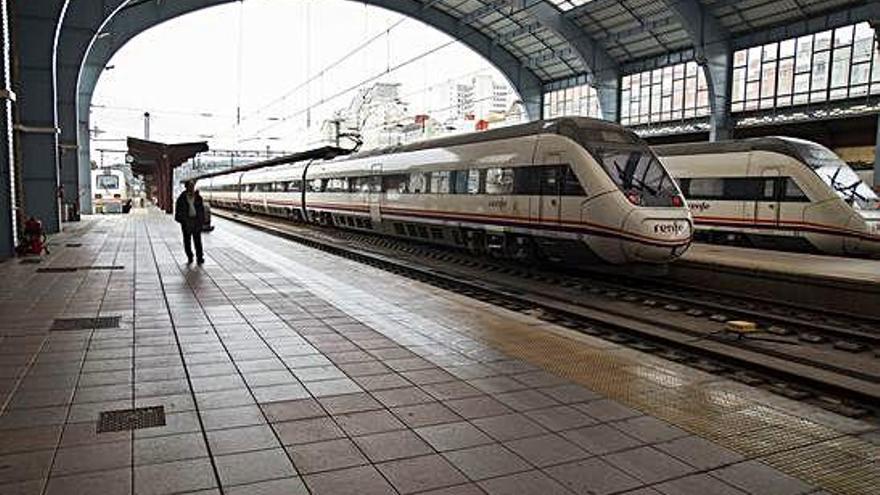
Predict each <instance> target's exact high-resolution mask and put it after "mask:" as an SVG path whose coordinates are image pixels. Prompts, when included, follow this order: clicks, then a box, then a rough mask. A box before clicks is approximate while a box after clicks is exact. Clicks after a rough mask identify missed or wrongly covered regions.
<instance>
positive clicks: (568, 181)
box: [198, 118, 692, 265]
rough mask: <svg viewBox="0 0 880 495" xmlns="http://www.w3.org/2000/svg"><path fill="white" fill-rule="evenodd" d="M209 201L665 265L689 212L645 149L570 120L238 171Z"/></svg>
mask: <svg viewBox="0 0 880 495" xmlns="http://www.w3.org/2000/svg"><path fill="white" fill-rule="evenodd" d="M198 186H199V188H200V189H201V190H202V191H203V196H204V197H205V198H206V199H207V200H208V202H209V203H210V204H213V205H216V206H220V207H225V208H232V209H237V210H245V211H253V212H259V213H264V214H270V215H277V216H280V217H285V218H291V219H294V220H298V221H309V222H319V223H322V224H325V225H332V226H336V227H340V228H346V229H356V230H365V231H372V232H374V233H378V234H381V235H386V236H392V237H402V238H411V239H417V240H419V241H422V242H429V243H435V244H444V245H449V246H457V247H463V248H467V249H471V250H473V251H478V252H486V253H491V254H495V255H499V256H505V257H512V258H528V257H533V256H536V257H545V258H550V259H558V260H564V261H565V262H566V263H571V264H572V265H574V264H577V263H591V262H596V261H597V259H598V260H601V261H604V262H608V263H618V264H619V263H631V262H647V263H666V262H669V261H672V260H674V259H676V258H677V257H679V256H681V254H682V253H684V252H685V250H687V248H688V246H689V245H690V242H691V231H692V225H691V215H690V213H689V211H688V209H687V205H686V204H685V201H684V199H683V197H682V195H681V192H680V191H679V190H678V187H677V186H676V184H675V181H674V180H673V179H672V177H671V176H670V175H669V174H668V173H667V172H666V170H665V169H664V168H663V166H662V165H661V164H660V161H659V160H657V158H656V156H655V155H654V153H653V152H652V151H651V149H650V148H649V147H648V146H647V145H646V144H645V142H644V141H642V140H641V139H639V138H638V137H637V136H636V135H635V134H633V133H632V132H630V131H628V130H626V129H624V128H623V127H620V126H618V125H615V124H612V123H609V122H604V121H599V120H593V119H586V118H563V119H557V120H548V121H538V122H532V123H529V124H524V125H518V126H512V127H506V128H501V129H497V130H492V131H486V132H482V133H475V134H467V135H461V136H453V137H447V138H441V139H436V140H432V141H426V142H421V143H416V144H410V145H404V146H398V147H392V148H387V149H382V150H376V151H370V152H363V153H359V154H356V155H351V156H347V157H340V158H336V159H334V160H332V161H326V162H320V163H303V162H299V163H293V164H287V165H279V166H275V167H269V168H261V169H255V170H251V171H246V172H234V171H233V172H230V173H227V174H224V175H219V176H213V177H210V178H206V179H202V180H200V181H199V183H198Z"/></svg>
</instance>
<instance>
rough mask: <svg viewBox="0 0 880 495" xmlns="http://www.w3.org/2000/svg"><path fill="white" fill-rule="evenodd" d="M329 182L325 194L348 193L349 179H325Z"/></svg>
mask: <svg viewBox="0 0 880 495" xmlns="http://www.w3.org/2000/svg"><path fill="white" fill-rule="evenodd" d="M324 180H326V181H327V187H326V188H325V189H324V190H325V192H337V193H338V192H348V179H347V178H345V177H336V178H333V179H324Z"/></svg>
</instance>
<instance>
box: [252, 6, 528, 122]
mask: <svg viewBox="0 0 880 495" xmlns="http://www.w3.org/2000/svg"><path fill="white" fill-rule="evenodd" d="M535 5H536V4H535V3H525V4H524V6H523V7H520V8H517V9H513V10H512V11H511V12H510V13H509V14H508V16H513V15H516V14H519V13H522V12H527V11H529V10H531V9H532V8H534V7H535ZM404 19H405V18H404ZM402 20H403V19H402ZM402 20H401V21H402ZM401 21H399V22H401ZM478 34H480V31H478V30H476V29H475V28H474V30H473V31H471V32H470V33H466V34H462V35H457V36H450V37H451V38H452V39H451V40H450V41H448V42H444V43H442V44H441V45H439V46H437V47H435V48H432V49H430V50H427V51H425V52H423V53H421V54H419V55H416V56H414V57H412V58H410V59H408V60H406V61H404V62H402V63H399V64H396V65H393V66H391V65H389V66H388V67H387V68H386V70H385V71H383V72H381V73H379V74H375V75H373V76H370V77H368V78H366V79H364V80H362V81H360V82H359V83H357V84H355V85H352V86H350V87H347V88H346V89H344V90H342V91H338V92H336V93H333V94H332V95H330V96H329V97H322V98H321V99H319V100H318V101H316V102H314V103H308V104H307V106H306V107H305V108H302V109H299V110H297V111H295V112H293V113H290V114H287V115H285V116H284V117H282V118H281V119H280V120H279V121H276V122H274V123H272V124H270V125H268V126H265V127H263V128H261V129H259V130H257V131H256V134H259V133H262V132H265V131H267V130H269V129H272V128H274V127H277V126H278V125H280V124H283V123H284V122H286V121H287V120H288V119H290V118H293V117H298V116H300V115H303V114H304V113H307V112H309V113H310V112H311V110H312V109H314V108H315V107H317V106H319V105H323V104H325V103H327V102H329V101H332V100H334V99H336V98H338V97H340V96H343V95H345V94H348V93H350V92H351V91H354V90H357V89H358V88H359V87H360V86H363V85H364V84H368V83H370V82H373V81H375V80H377V79H378V78H379V77H381V76H383V75H386V74H390V73H391V72H394V71H396V70H399V69H400V68H402V67H405V66H407V65H410V64H411V63H413V62H415V61H418V60H420V59H422V58H424V57H426V56H428V55H431V54H433V53H436V52H437V51H439V50H441V49H443V48H445V47H447V46H451V45H452V44H454V43H458V42H460V41H462V40H464V39H467V38H469V37H472V36H475V35H478ZM384 35H385V32H384V31H383V32H382V33H379V34H378V35H376V36H374V37H373V38H371V40H372V41H375V40H376V39H379V38H381V37H382V36H384ZM447 35H448V33H447ZM314 77H320V76H319V74H316V75H315V76H314ZM314 77H313V78H314ZM313 78H312V79H313ZM307 83H308V81H307V82H306V83H303V84H307ZM254 136H255V134H251V135H250V137H254Z"/></svg>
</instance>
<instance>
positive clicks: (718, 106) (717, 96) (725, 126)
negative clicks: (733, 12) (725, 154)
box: [700, 47, 733, 141]
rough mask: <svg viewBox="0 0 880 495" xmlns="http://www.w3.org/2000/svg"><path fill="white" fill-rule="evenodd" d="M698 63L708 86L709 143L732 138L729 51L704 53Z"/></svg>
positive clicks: (730, 58) (731, 61) (726, 49)
mask: <svg viewBox="0 0 880 495" xmlns="http://www.w3.org/2000/svg"><path fill="white" fill-rule="evenodd" d="M703 57H704V58H703V59H702V60H701V61H700V63H701V64H702V65H703V70H704V71H706V83H707V84H708V86H709V107H710V109H711V114H710V116H709V141H723V140H725V139H731V138H733V119H731V116H730V68H731V66H732V65H733V60H732V56H731V53H730V49H729V48H727V47H725V48H724V50H713V51H711V52H710V51H706V53H704V54H703Z"/></svg>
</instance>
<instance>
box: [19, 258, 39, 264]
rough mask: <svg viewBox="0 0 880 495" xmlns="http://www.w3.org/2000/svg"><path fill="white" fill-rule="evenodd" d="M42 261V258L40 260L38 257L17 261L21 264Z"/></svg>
mask: <svg viewBox="0 0 880 495" xmlns="http://www.w3.org/2000/svg"><path fill="white" fill-rule="evenodd" d="M42 262H43V260H41V259H40V258H24V259H23V260H21V261H19V263H20V264H22V265H36V264H37V263H42Z"/></svg>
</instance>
